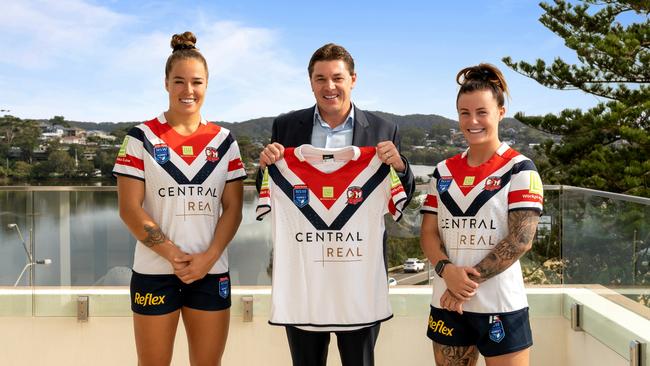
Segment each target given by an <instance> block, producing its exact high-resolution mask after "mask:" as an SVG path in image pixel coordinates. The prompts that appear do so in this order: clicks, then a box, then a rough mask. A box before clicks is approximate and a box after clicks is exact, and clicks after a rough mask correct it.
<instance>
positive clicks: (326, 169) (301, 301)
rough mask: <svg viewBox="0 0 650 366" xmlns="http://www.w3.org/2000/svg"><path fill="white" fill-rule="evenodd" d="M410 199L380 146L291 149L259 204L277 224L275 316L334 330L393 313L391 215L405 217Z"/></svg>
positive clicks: (270, 171) (281, 321)
mask: <svg viewBox="0 0 650 366" xmlns="http://www.w3.org/2000/svg"><path fill="white" fill-rule="evenodd" d="M405 201H406V194H405V193H404V189H403V187H402V184H401V183H400V181H399V178H398V177H397V174H396V173H395V172H394V170H393V169H392V168H390V166H388V165H385V164H383V163H382V162H381V160H379V158H378V157H377V153H376V149H375V148H374V147H362V148H359V147H356V146H349V147H344V148H339V149H319V148H314V147H313V146H311V145H302V146H300V147H298V148H295V149H293V148H287V149H285V151H284V159H283V160H280V161H278V162H276V163H275V165H271V166H269V167H268V168H267V170H266V172H265V175H264V180H263V183H262V187H261V190H260V199H259V204H258V206H257V215H258V220H261V219H262V218H263V216H265V215H266V214H268V213H269V212H271V219H272V225H271V226H272V228H273V231H272V236H273V243H274V245H273V248H274V253H273V295H272V308H271V319H270V321H269V323H270V324H274V325H293V326H303V327H305V326H307V327H309V329H314V328H311V327H315V328H317V329H316V330H328V331H329V330H336V329H351V328H352V327H356V328H358V327H363V326H368V325H372V324H375V323H377V322H381V321H384V320H388V319H390V318H391V317H392V311H391V307H390V303H389V298H388V283H387V275H386V265H385V262H384V248H383V236H384V231H385V228H384V215H385V214H386V213H390V214H391V215H392V217H393V218H394V219H395V220H399V219H400V217H401V214H402V206H403V205H404V202H405ZM303 329H304V328H303Z"/></svg>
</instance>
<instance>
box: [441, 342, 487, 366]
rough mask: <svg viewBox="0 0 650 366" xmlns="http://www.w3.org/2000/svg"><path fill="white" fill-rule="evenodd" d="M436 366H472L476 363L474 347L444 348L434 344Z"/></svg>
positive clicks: (476, 353)
mask: <svg viewBox="0 0 650 366" xmlns="http://www.w3.org/2000/svg"><path fill="white" fill-rule="evenodd" d="M433 352H434V356H435V359H436V365H437V366H474V365H476V361H478V350H477V349H476V346H445V345H443V344H438V343H434V346H433Z"/></svg>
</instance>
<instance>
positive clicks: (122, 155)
mask: <svg viewBox="0 0 650 366" xmlns="http://www.w3.org/2000/svg"><path fill="white" fill-rule="evenodd" d="M144 138H145V137H144V132H143V131H142V130H141V129H139V128H137V127H133V128H132V129H131V130H129V133H128V134H127V135H126V136H124V140H123V141H122V145H121V146H120V150H119V151H118V152H117V158H116V159H115V166H114V167H113V175H114V176H118V175H123V176H127V177H131V178H135V179H139V180H142V181H144V154H145V153H146V152H145V149H144Z"/></svg>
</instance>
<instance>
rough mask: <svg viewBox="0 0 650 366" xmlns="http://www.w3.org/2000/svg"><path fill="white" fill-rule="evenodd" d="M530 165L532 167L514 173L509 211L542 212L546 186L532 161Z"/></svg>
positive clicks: (509, 193) (509, 196) (509, 198)
mask: <svg viewBox="0 0 650 366" xmlns="http://www.w3.org/2000/svg"><path fill="white" fill-rule="evenodd" d="M529 165H530V169H524V170H521V171H519V172H517V173H514V174H513V175H512V178H511V179H512V180H511V182H510V191H509V192H508V212H510V211H515V210H533V211H537V212H539V213H540V214H541V213H542V208H543V203H544V186H543V185H542V180H541V179H540V177H539V174H538V173H537V169H536V168H535V165H534V164H532V161H531V162H530V164H529Z"/></svg>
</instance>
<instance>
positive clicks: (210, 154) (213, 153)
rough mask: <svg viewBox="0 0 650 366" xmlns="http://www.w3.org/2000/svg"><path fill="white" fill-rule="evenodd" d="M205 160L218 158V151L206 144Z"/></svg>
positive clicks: (213, 160) (211, 160)
mask: <svg viewBox="0 0 650 366" xmlns="http://www.w3.org/2000/svg"><path fill="white" fill-rule="evenodd" d="M205 160H207V161H209V162H215V161H217V160H219V152H218V151H217V149H216V148H214V147H212V146H208V147H206V148H205Z"/></svg>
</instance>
